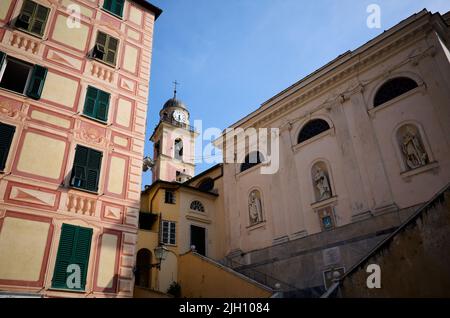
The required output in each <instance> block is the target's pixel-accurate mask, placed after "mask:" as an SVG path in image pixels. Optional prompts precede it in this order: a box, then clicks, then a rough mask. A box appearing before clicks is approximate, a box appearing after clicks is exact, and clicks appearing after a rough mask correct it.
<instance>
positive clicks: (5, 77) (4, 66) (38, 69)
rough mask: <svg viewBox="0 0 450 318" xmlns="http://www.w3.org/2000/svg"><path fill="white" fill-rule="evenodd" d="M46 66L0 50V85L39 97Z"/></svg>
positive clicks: (45, 74) (13, 90)
mask: <svg viewBox="0 0 450 318" xmlns="http://www.w3.org/2000/svg"><path fill="white" fill-rule="evenodd" d="M46 77H47V68H45V67H43V66H40V65H32V64H29V63H27V62H24V61H21V60H18V59H15V58H12V57H9V56H7V55H6V54H5V53H4V52H0V87H1V88H4V89H7V90H9V91H12V92H16V93H19V94H24V95H27V96H28V97H31V98H33V99H36V100H37V99H40V98H41V94H42V91H43V89H44V83H45V78H46Z"/></svg>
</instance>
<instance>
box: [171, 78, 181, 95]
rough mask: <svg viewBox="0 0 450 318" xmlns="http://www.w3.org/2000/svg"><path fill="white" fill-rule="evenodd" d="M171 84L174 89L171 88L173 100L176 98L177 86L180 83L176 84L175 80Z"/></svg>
mask: <svg viewBox="0 0 450 318" xmlns="http://www.w3.org/2000/svg"><path fill="white" fill-rule="evenodd" d="M172 83H173V85H174V88H173V98H174V99H175V98H176V97H177V86H178V85H179V84H180V83H178V82H177V80H175V81H174V82H172Z"/></svg>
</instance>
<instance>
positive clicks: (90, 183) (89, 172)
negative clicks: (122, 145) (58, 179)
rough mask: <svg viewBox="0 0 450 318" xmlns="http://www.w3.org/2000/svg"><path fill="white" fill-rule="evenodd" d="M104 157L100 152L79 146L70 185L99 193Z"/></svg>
mask: <svg viewBox="0 0 450 318" xmlns="http://www.w3.org/2000/svg"><path fill="white" fill-rule="evenodd" d="M102 157H103V154H102V153H101V152H100V151H97V150H93V149H90V148H87V147H84V146H80V145H78V146H77V148H76V150H75V158H74V162H73V168H72V176H71V178H70V185H71V186H72V187H75V188H78V189H84V190H88V191H92V192H97V191H98V182H99V178H100V169H101V165H102Z"/></svg>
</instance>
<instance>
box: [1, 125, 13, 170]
mask: <svg viewBox="0 0 450 318" xmlns="http://www.w3.org/2000/svg"><path fill="white" fill-rule="evenodd" d="M15 131H16V127H14V126H10V125H6V124H3V123H0V171H3V170H4V169H5V166H6V160H7V159H8V154H9V149H10V148H11V143H12V140H13V137H14V132H15Z"/></svg>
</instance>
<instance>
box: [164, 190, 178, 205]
mask: <svg viewBox="0 0 450 318" xmlns="http://www.w3.org/2000/svg"><path fill="white" fill-rule="evenodd" d="M164 202H165V203H168V204H175V193H174V192H173V191H172V190H166V193H165V200H164Z"/></svg>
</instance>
